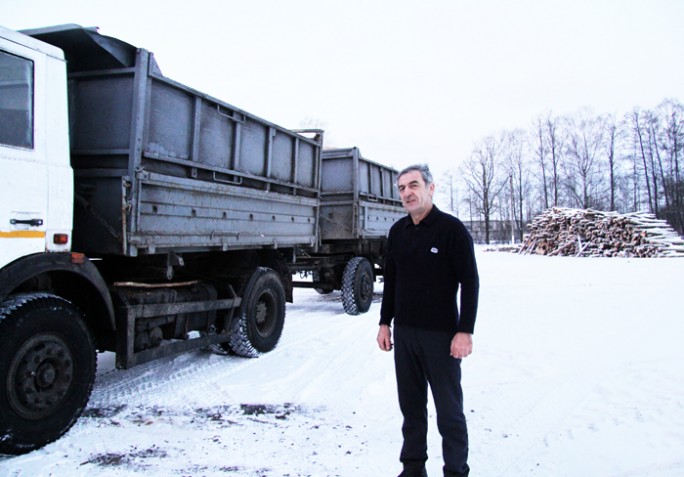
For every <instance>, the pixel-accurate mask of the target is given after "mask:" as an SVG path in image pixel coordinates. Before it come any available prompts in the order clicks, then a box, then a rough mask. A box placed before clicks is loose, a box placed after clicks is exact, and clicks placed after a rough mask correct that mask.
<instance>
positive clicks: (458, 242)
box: [380, 205, 480, 333]
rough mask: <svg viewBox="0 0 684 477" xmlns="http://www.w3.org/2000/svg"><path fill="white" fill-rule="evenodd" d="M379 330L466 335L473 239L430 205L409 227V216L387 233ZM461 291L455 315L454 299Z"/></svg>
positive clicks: (473, 295) (473, 303)
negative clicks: (405, 327)
mask: <svg viewBox="0 0 684 477" xmlns="http://www.w3.org/2000/svg"><path fill="white" fill-rule="evenodd" d="M384 281H385V285H384V291H383V296H382V308H381V310H380V324H381V325H383V324H384V325H389V324H390V323H391V322H392V319H394V322H395V324H397V325H408V326H414V327H418V328H423V329H428V330H435V331H448V332H452V333H456V332H459V331H462V332H466V333H472V332H473V330H474V328H475V317H476V315H477V303H478V295H479V288H480V280H479V276H478V272H477V264H476V262H475V252H474V249H473V239H472V237H471V236H470V234H469V233H468V230H467V229H466V228H465V226H464V225H463V223H462V222H461V221H460V220H458V219H457V218H456V217H454V216H452V215H449V214H446V213H444V212H442V211H441V210H439V209H438V208H437V207H436V206H434V205H433V207H432V210H431V211H430V213H429V214H428V215H427V216H426V217H425V218H424V219H423V220H422V221H421V222H420V223H419V224H418V225H414V224H413V221H412V220H411V217H410V216H408V215H407V216H406V217H403V218H401V219H399V220H398V221H397V222H396V223H395V224H394V225H393V226H392V228H391V229H390V232H389V237H388V251H387V257H386V262H385V270H384ZM459 284H460V286H461V313H460V317H459V310H458V306H457V303H456V301H457V300H456V296H457V293H458V289H459Z"/></svg>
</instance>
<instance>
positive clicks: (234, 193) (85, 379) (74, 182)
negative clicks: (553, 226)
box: [0, 25, 401, 454]
mask: <svg viewBox="0 0 684 477" xmlns="http://www.w3.org/2000/svg"><path fill="white" fill-rule="evenodd" d="M338 156H343V157H338ZM334 162H336V164H333V163H334ZM326 164H330V166H328V165H326ZM0 167H1V168H2V175H1V178H0V182H1V186H0V453H9V454H20V453H25V452H28V451H31V450H33V449H37V448H39V447H41V446H43V445H45V444H46V443H49V442H51V441H54V440H56V439H58V438H59V437H60V436H62V435H63V434H64V433H65V432H67V431H68V429H69V428H70V427H71V426H72V425H73V424H74V422H75V421H76V420H77V419H78V417H79V416H80V414H81V413H82V411H83V409H84V408H85V406H86V405H87V402H88V399H89V397H90V394H91V391H92V388H93V383H94V380H95V371H96V366H97V353H98V352H105V351H106V352H114V353H115V355H116V366H117V367H118V368H121V369H126V368H130V367H132V366H136V365H138V364H141V363H145V362H148V361H150V360H153V359H157V358H161V357H164V356H169V355H171V354H175V353H181V352H185V351H189V350H195V349H198V348H206V347H211V348H215V349H220V350H222V351H225V352H226V353H230V354H236V355H239V356H245V357H256V356H258V355H260V354H262V353H267V352H269V351H271V350H272V349H273V348H274V347H275V346H276V345H277V343H278V341H279V339H280V337H281V334H282V332H283V327H284V321H285V304H286V302H292V300H293V288H294V287H295V286H307V285H306V284H308V285H310V286H314V287H315V288H317V289H319V290H321V292H324V293H326V292H329V291H332V290H341V291H342V294H343V296H344V297H345V298H344V302H345V305H344V306H345V309H346V310H347V311H348V312H349V313H350V314H358V313H362V312H364V311H366V310H367V309H368V305H369V304H370V302H369V293H370V297H371V298H372V282H374V280H375V278H376V277H377V276H379V275H382V257H383V253H384V247H385V246H386V244H385V240H386V239H385V238H384V235H386V230H387V229H388V228H389V225H391V224H389V222H390V218H389V217H391V216H392V215H393V214H394V216H395V217H397V216H398V215H400V214H401V207H400V201H398V198H397V196H396V192H392V191H391V189H392V187H391V183H392V182H393V177H394V178H395V177H396V176H392V174H396V171H393V170H391V169H389V168H385V167H383V166H380V165H374V164H371V163H370V162H369V161H365V160H364V159H363V158H362V156H360V153H358V149H355V148H352V149H351V150H348V151H344V153H341V152H340V151H339V150H338V151H337V152H330V153H324V152H323V131H320V130H309V131H295V130H290V129H287V128H284V127H281V126H278V125H276V124H274V123H272V122H269V121H266V120H264V119H262V118H259V117H257V116H255V115H253V114H250V113H248V112H246V111H244V110H242V109H240V108H237V107H235V106H233V105H231V104H229V103H226V102H224V101H222V100H219V99H216V98H214V97H212V96H210V95H207V94H204V93H202V92H200V91H197V90H195V89H192V88H190V87H188V86H185V85H183V84H180V83H178V82H176V81H174V80H172V79H170V78H168V77H166V76H164V75H163V74H162V72H161V69H160V67H159V65H158V64H157V62H156V60H155V57H154V54H153V53H151V52H150V51H148V50H145V49H142V48H137V47H134V46H132V45H130V44H128V43H126V42H124V41H121V40H119V39H116V38H113V37H108V36H104V35H101V34H100V33H99V32H98V31H97V29H96V28H83V27H80V26H77V25H61V26H55V27H46V28H40V29H33V30H26V31H23V32H17V31H13V30H10V29H6V28H1V27H0ZM328 167H331V170H330V171H329V172H328V174H330V175H329V176H328V174H326V169H328ZM371 169H372V170H371ZM342 171H343V172H342ZM326 176H328V177H327V178H326ZM333 176H335V177H333ZM340 181H342V182H340ZM360 181H361V182H360ZM376 189H377V191H376ZM376 206H380V209H378V208H377V207H376ZM378 212H381V214H383V218H382V219H380V221H379V222H378V223H381V224H382V227H384V228H382V227H380V228H378V227H376V226H375V225H374V224H373V221H374V220H376V217H377V216H378ZM381 229H382V230H381ZM297 274H299V275H300V276H301V275H304V276H307V275H308V278H309V280H305V281H302V282H301V283H299V282H297V281H296V280H295V279H293V277H296V276H297ZM369 286H370V292H369Z"/></svg>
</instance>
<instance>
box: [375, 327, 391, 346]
mask: <svg viewBox="0 0 684 477" xmlns="http://www.w3.org/2000/svg"><path fill="white" fill-rule="evenodd" d="M378 346H380V349H381V350H383V351H392V330H390V327H389V326H388V325H380V330H378Z"/></svg>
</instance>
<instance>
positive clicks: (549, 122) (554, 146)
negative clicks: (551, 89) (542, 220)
mask: <svg viewBox="0 0 684 477" xmlns="http://www.w3.org/2000/svg"><path fill="white" fill-rule="evenodd" d="M558 123H559V120H558V118H556V117H554V116H552V115H551V113H549V114H548V116H547V117H546V135H547V140H548V143H549V152H550V154H551V184H552V185H553V205H554V207H556V206H558V205H559V197H558V189H559V184H560V161H561V148H562V144H561V142H560V134H559V132H558Z"/></svg>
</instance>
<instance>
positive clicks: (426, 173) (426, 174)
mask: <svg viewBox="0 0 684 477" xmlns="http://www.w3.org/2000/svg"><path fill="white" fill-rule="evenodd" d="M413 171H418V172H420V175H421V176H422V177H423V181H425V185H426V186H427V185H430V184H432V182H433V180H432V173H431V172H430V168H429V167H428V165H427V164H413V165H411V166H408V167H404V168H403V169H402V170H401V171H400V172H399V175H398V176H397V182H399V178H400V177H401V176H403V175H404V174H407V173H409V172H413Z"/></svg>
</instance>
